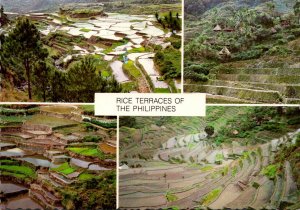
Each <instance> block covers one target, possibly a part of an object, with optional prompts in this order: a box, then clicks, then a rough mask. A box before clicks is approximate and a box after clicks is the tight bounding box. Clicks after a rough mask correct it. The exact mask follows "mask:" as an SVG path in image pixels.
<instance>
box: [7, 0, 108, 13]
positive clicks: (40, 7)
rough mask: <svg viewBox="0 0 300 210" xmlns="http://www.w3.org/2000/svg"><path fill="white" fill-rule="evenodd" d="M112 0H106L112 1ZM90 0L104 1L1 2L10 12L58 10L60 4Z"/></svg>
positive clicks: (18, 0) (15, 0)
mask: <svg viewBox="0 0 300 210" xmlns="http://www.w3.org/2000/svg"><path fill="white" fill-rule="evenodd" d="M110 1H111V0H105V2H110ZM90 2H104V0H103V1H101V0H14V1H12V0H1V4H3V6H4V7H5V11H8V12H18V13H27V12H37V11H53V10H57V9H58V8H59V6H61V5H63V4H67V3H90Z"/></svg>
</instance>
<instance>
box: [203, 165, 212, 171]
mask: <svg viewBox="0 0 300 210" xmlns="http://www.w3.org/2000/svg"><path fill="white" fill-rule="evenodd" d="M213 168H214V167H213V166H204V167H202V168H200V170H201V171H210V170H212V169H213Z"/></svg>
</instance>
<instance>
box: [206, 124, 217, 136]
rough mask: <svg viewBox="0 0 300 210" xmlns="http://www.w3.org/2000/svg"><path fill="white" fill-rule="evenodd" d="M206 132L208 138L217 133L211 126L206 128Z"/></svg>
mask: <svg viewBox="0 0 300 210" xmlns="http://www.w3.org/2000/svg"><path fill="white" fill-rule="evenodd" d="M204 131H205V132H206V133H207V135H208V136H212V135H213V134H214V133H215V128H214V127H213V126H211V125H208V126H206V127H205V129H204Z"/></svg>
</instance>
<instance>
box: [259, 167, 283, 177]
mask: <svg viewBox="0 0 300 210" xmlns="http://www.w3.org/2000/svg"><path fill="white" fill-rule="evenodd" d="M278 168H279V165H278V164H274V165H268V166H267V167H265V168H263V169H262V171H261V173H262V174H263V175H266V176H267V177H269V178H270V179H274V178H275V176H276V174H277V172H278Z"/></svg>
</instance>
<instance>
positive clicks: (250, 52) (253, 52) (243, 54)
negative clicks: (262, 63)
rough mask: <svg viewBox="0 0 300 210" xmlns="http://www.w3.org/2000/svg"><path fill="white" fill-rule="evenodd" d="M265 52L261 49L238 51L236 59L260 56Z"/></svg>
mask: <svg viewBox="0 0 300 210" xmlns="http://www.w3.org/2000/svg"><path fill="white" fill-rule="evenodd" d="M262 53H263V50H261V49H252V50H247V51H243V52H240V53H238V54H237V55H236V56H235V59H236V60H249V59H256V58H259V57H260V56H261V55H262Z"/></svg>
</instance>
